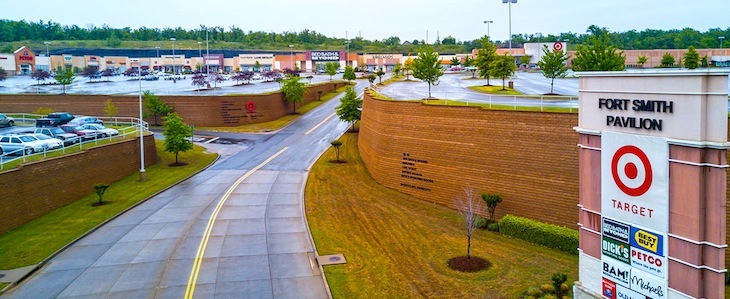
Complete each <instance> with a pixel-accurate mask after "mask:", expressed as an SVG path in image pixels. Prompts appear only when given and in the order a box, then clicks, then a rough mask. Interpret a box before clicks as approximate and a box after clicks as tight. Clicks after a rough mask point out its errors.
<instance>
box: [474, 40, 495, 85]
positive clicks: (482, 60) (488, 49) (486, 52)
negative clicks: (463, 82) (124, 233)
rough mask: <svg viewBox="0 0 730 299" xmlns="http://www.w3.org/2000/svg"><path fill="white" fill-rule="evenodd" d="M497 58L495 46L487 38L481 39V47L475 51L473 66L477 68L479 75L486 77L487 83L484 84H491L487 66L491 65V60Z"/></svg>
mask: <svg viewBox="0 0 730 299" xmlns="http://www.w3.org/2000/svg"><path fill="white" fill-rule="evenodd" d="M497 58H498V56H497V46H495V45H494V44H493V43H491V42H489V40H488V39H484V40H482V48H481V49H479V50H478V51H477V57H476V59H474V66H476V67H477V68H478V69H479V77H482V78H485V79H487V84H486V85H485V86H492V84H490V83H489V78H490V77H491V74H490V72H489V68H490V67H491V65H492V62H493V61H494V60H495V59H497Z"/></svg>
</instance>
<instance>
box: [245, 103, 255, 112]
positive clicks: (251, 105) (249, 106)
mask: <svg viewBox="0 0 730 299" xmlns="http://www.w3.org/2000/svg"><path fill="white" fill-rule="evenodd" d="M246 111H248V113H254V112H255V111H256V103H254V102H248V103H246Z"/></svg>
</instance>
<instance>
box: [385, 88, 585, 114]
mask: <svg viewBox="0 0 730 299" xmlns="http://www.w3.org/2000/svg"><path fill="white" fill-rule="evenodd" d="M371 89H373V90H374V91H375V92H377V93H378V94H380V95H382V96H385V97H387V98H389V99H391V100H394V101H411V100H415V99H405V98H404V96H402V95H403V94H406V95H407V96H412V94H413V90H412V89H397V88H395V89H394V88H388V89H382V88H377V87H371ZM401 91H403V92H401ZM426 96H427V94H424V95H423V97H424V98H425V97H426ZM419 100H421V99H419ZM428 102H429V103H431V104H438V103H443V105H462V106H481V107H485V108H493V107H494V106H498V107H500V108H502V109H504V108H505V107H511V108H512V109H513V110H520V108H521V107H536V108H540V111H545V110H546V109H547V108H555V107H557V108H565V109H567V110H568V111H569V112H570V113H572V112H574V111H578V97H577V96H548V95H535V96H533V95H491V94H475V93H465V92H464V91H463V90H460V91H453V92H443V91H432V92H431V99H430V100H428Z"/></svg>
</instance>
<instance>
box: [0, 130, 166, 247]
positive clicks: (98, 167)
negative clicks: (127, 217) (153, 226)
mask: <svg viewBox="0 0 730 299" xmlns="http://www.w3.org/2000/svg"><path fill="white" fill-rule="evenodd" d="M144 144H145V165H153V164H155V163H157V149H156V146H155V142H154V137H153V136H152V135H147V136H145V140H144ZM139 160H140V158H139V138H131V139H128V140H125V141H120V142H115V143H112V144H108V145H103V146H99V147H94V148H90V149H88V150H85V151H82V152H78V153H74V154H69V155H65V156H61V157H57V158H51V159H46V160H42V161H38V162H31V163H27V164H24V165H21V166H20V167H18V168H15V169H11V170H7V171H3V172H0V190H2V192H0V234H2V233H5V232H8V231H10V230H12V229H14V228H16V227H19V226H21V225H22V224H24V223H26V222H28V221H31V220H33V219H35V218H38V217H40V216H43V215H45V214H47V213H49V212H51V211H53V210H54V209H57V208H59V207H62V206H65V205H67V204H69V203H71V202H73V201H75V200H78V199H79V198H81V197H83V196H86V195H87V194H89V193H92V192H93V190H94V185H96V184H99V183H105V184H109V183H112V182H115V181H118V180H120V179H122V178H124V177H126V176H128V175H130V174H133V173H135V172H138V171H139V165H140V163H139Z"/></svg>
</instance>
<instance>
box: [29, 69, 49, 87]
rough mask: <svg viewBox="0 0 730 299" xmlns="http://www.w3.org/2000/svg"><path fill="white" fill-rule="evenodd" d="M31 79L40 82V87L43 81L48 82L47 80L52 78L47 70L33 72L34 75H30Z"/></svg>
mask: <svg viewBox="0 0 730 299" xmlns="http://www.w3.org/2000/svg"><path fill="white" fill-rule="evenodd" d="M30 77H31V78H32V79H36V81H38V85H40V84H41V81H46V79H48V78H50V77H51V73H49V72H48V71H46V70H38V69H36V70H35V72H33V73H32V74H30Z"/></svg>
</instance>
